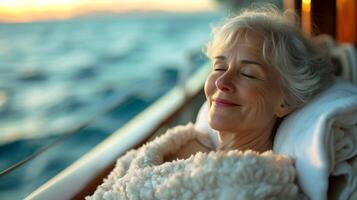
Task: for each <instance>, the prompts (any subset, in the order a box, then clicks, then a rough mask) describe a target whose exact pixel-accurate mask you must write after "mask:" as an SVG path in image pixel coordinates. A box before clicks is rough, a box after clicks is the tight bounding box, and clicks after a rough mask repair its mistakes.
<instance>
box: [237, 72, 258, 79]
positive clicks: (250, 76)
mask: <svg viewBox="0 0 357 200" xmlns="http://www.w3.org/2000/svg"><path fill="white" fill-rule="evenodd" d="M240 74H241V75H242V76H245V77H247V78H250V79H257V77H255V76H253V75H250V74H246V73H242V72H241V73H240Z"/></svg>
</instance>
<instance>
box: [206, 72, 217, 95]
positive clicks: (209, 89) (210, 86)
mask: <svg viewBox="0 0 357 200" xmlns="http://www.w3.org/2000/svg"><path fill="white" fill-rule="evenodd" d="M215 82H216V78H215V77H214V76H213V75H211V74H210V75H209V76H208V77H207V79H206V82H205V88H204V90H205V95H206V98H207V99H209V98H210V97H211V96H212V95H213V93H214V91H215V88H216V84H215Z"/></svg>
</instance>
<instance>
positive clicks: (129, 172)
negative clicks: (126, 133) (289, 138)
mask: <svg viewBox="0 0 357 200" xmlns="http://www.w3.org/2000/svg"><path fill="white" fill-rule="evenodd" d="M202 137H207V135H204V134H202V133H200V132H198V131H197V130H195V128H194V126H193V125H192V124H188V125H186V126H178V127H175V128H173V129H171V130H168V131H167V132H166V133H165V134H164V135H163V136H161V137H158V138H157V139H155V140H154V141H152V142H149V143H147V144H146V145H144V146H142V147H141V148H139V149H137V150H131V151H129V152H127V153H126V154H125V155H124V156H122V157H121V158H119V159H118V160H117V163H116V166H115V168H114V169H113V171H112V172H111V173H110V174H109V176H108V177H107V178H106V179H104V182H103V183H102V184H101V185H99V186H98V188H97V190H96V191H95V193H94V194H93V195H92V196H88V197H86V199H87V200H92V199H108V200H109V199H112V200H114V199H118V200H119V199H133V200H135V199H170V200H171V199H222V200H230V199H302V198H304V196H303V195H302V194H300V193H299V188H298V186H297V185H296V184H295V168H294V166H293V161H292V159H290V158H288V157H284V156H279V155H274V154H273V153H272V152H271V151H268V152H265V153H262V154H258V153H256V152H253V151H245V152H242V151H238V150H232V151H216V152H214V151H212V152H210V153H197V154H195V155H192V156H191V157H189V158H188V159H181V160H175V161H171V162H164V157H165V155H168V154H172V153H174V152H177V151H178V150H179V149H180V147H182V146H183V145H184V144H186V143H187V142H189V141H190V140H193V139H199V138H201V139H202Z"/></svg>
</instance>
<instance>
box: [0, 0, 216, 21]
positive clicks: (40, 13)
mask: <svg viewBox="0 0 357 200" xmlns="http://www.w3.org/2000/svg"><path fill="white" fill-rule="evenodd" d="M215 7H216V5H215V1H214V0H0V21H5V22H28V21H36V20H47V19H66V18H70V17H73V16H76V15H80V14H83V13H87V12H91V11H114V12H127V11H131V10H145V11H150V10H162V11H175V12H192V11H210V10H214V9H215Z"/></svg>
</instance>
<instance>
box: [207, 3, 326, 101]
mask: <svg viewBox="0 0 357 200" xmlns="http://www.w3.org/2000/svg"><path fill="white" fill-rule="evenodd" d="M248 31H253V32H256V33H258V34H259V35H261V36H262V39H263V49H262V56H263V59H264V61H265V62H266V64H268V65H269V66H272V67H274V68H275V69H276V70H277V71H278V72H279V73H280V77H281V82H282V93H283V97H284V100H285V103H286V104H288V105H290V106H293V107H300V106H302V105H304V104H305V103H306V102H307V101H309V100H310V99H311V98H312V97H313V96H314V95H315V94H317V93H318V92H319V91H320V90H321V89H322V88H323V87H324V86H326V85H327V83H328V82H329V81H328V80H330V74H332V73H331V66H332V65H331V62H330V58H329V57H328V54H327V52H324V51H322V50H321V49H319V48H318V47H317V46H316V45H315V44H314V43H313V42H312V40H311V39H309V38H307V37H306V36H304V34H303V33H302V31H301V30H300V29H299V28H298V27H297V26H296V25H295V23H292V21H291V20H288V18H287V17H286V16H285V15H284V14H283V13H281V12H280V11H279V10H278V9H277V8H275V7H272V6H267V7H265V8H263V9H248V10H245V11H243V12H241V13H240V14H239V15H237V16H235V17H232V18H228V19H227V20H225V21H224V23H223V24H222V25H220V26H217V27H214V28H213V30H212V33H213V40H212V41H211V42H209V43H208V45H207V49H206V55H207V56H208V57H209V58H210V59H212V57H213V56H214V53H215V51H216V50H217V49H222V48H223V49H226V50H228V51H234V46H235V45H236V43H237V41H238V39H239V38H240V37H241V35H242V34H247V32H248Z"/></svg>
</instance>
